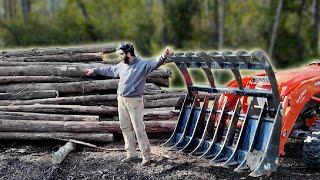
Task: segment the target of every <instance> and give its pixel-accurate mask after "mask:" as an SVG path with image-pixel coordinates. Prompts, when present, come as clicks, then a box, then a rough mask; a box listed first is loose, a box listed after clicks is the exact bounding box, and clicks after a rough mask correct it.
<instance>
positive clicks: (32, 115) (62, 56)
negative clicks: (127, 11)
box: [0, 44, 185, 142]
mask: <svg viewBox="0 0 320 180" xmlns="http://www.w3.org/2000/svg"><path fill="white" fill-rule="evenodd" d="M115 50H116V45H115V44H107V45H101V46H87V47H70V48H35V49H26V50H15V51H0V139H7V140H12V139H21V140H25V139H32V140H35V139H41V140H42V139H50V138H63V139H68V138H71V139H77V140H82V141H99V142H108V141H112V139H113V138H112V135H113V134H114V133H116V134H121V130H120V127H119V122H118V111H117V95H116V90H117V86H118V82H119V79H114V78H108V77H102V76H90V77H88V76H86V74H85V69H87V68H95V67H102V66H112V65H115V64H116V63H118V62H119V60H110V59H106V58H105V54H108V53H113V52H115ZM170 75H171V72H170V71H169V70H165V69H158V70H155V71H154V72H152V73H151V74H149V75H148V76H147V84H146V88H145V92H144V94H145V95H144V106H145V111H144V112H143V113H144V120H145V124H146V131H147V133H148V134H165V133H167V134H170V133H171V132H172V131H173V128H174V126H175V123H176V121H175V120H177V116H178V115H179V110H177V109H179V108H180V106H181V105H182V102H183V98H184V97H185V92H183V91H164V90H162V89H161V87H168V86H169V77H170Z"/></svg>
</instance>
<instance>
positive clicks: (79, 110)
mask: <svg viewBox="0 0 320 180" xmlns="http://www.w3.org/2000/svg"><path fill="white" fill-rule="evenodd" d="M0 111H9V112H35V113H49V114H50V113H53V114H56V113H57V114H86V115H87V114H89V115H117V114H118V109H117V108H116V107H107V106H79V105H42V104H41V105H40V104H35V105H18V106H0Z"/></svg>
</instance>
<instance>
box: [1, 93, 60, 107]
mask: <svg viewBox="0 0 320 180" xmlns="http://www.w3.org/2000/svg"><path fill="white" fill-rule="evenodd" d="M57 96H58V91H56V90H43V91H21V92H18V93H0V100H5V99H7V100H16V99H19V100H28V99H43V98H53V97H57ZM0 102H2V101H0ZM9 104H11V103H9ZM7 105H8V104H7Z"/></svg>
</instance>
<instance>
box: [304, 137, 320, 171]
mask: <svg viewBox="0 0 320 180" xmlns="http://www.w3.org/2000/svg"><path fill="white" fill-rule="evenodd" d="M302 157H303V161H304V162H305V164H306V165H307V166H308V167H311V168H320V137H319V136H316V135H311V136H308V138H307V140H306V141H304V144H303V152H302Z"/></svg>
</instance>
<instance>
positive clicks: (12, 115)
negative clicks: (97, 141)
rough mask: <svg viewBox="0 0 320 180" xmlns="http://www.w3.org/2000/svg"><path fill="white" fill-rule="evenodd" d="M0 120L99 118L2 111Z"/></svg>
mask: <svg viewBox="0 0 320 180" xmlns="http://www.w3.org/2000/svg"><path fill="white" fill-rule="evenodd" d="M0 119H8V120H25V119H28V120H44V119H45V120H46V121H99V116H89V115H66V114H43V113H28V112H6V111H0Z"/></svg>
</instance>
